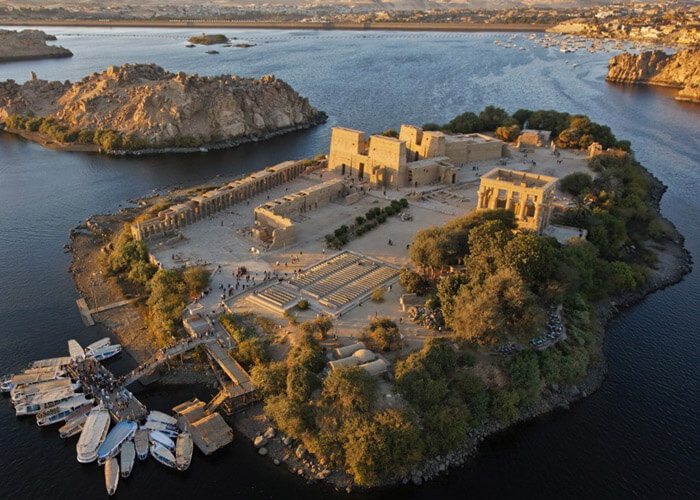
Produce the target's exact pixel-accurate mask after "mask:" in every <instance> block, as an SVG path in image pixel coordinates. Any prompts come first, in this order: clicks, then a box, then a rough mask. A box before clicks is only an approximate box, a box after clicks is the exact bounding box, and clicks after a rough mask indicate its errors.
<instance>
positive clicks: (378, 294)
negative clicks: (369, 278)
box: [370, 288, 384, 302]
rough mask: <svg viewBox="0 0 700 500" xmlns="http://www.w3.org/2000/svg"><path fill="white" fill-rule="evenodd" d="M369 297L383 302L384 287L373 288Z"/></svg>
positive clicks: (374, 300)
mask: <svg viewBox="0 0 700 500" xmlns="http://www.w3.org/2000/svg"><path fill="white" fill-rule="evenodd" d="M370 298H371V299H372V302H383V301H384V289H383V288H375V289H374V290H373V291H372V295H370Z"/></svg>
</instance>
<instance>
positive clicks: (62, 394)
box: [15, 387, 75, 417]
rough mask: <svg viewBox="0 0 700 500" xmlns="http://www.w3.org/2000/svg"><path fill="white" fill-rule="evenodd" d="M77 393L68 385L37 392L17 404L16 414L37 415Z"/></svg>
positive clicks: (19, 415)
mask: <svg viewBox="0 0 700 500" xmlns="http://www.w3.org/2000/svg"><path fill="white" fill-rule="evenodd" d="M74 394H75V392H73V389H72V388H70V387H67V388H65V389H60V390H58V391H52V392H47V393H45V394H37V395H36V396H32V397H31V398H29V399H28V400H26V401H21V402H19V403H17V404H15V415H17V416H18V417H21V416H23V415H36V414H37V413H39V412H40V411H42V410H46V409H48V408H51V407H53V406H55V405H57V404H58V403H60V402H61V401H65V400H66V399H68V398H70V397H72V396H73V395H74Z"/></svg>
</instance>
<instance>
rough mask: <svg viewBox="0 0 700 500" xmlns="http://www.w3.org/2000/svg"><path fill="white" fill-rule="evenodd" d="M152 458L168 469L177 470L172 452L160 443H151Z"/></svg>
mask: <svg viewBox="0 0 700 500" xmlns="http://www.w3.org/2000/svg"><path fill="white" fill-rule="evenodd" d="M151 456H153V458H155V459H156V460H158V461H159V462H160V463H162V464H163V465H165V466H167V467H172V468H175V457H174V456H173V454H172V452H171V451H170V450H169V449H167V448H166V447H165V446H163V445H162V444H160V443H151Z"/></svg>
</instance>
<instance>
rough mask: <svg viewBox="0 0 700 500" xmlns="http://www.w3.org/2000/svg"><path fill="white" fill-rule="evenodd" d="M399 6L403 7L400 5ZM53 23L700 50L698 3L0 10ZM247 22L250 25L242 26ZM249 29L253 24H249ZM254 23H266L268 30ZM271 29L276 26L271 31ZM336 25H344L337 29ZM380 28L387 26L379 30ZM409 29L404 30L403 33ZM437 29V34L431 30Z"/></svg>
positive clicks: (6, 17)
mask: <svg viewBox="0 0 700 500" xmlns="http://www.w3.org/2000/svg"><path fill="white" fill-rule="evenodd" d="M397 5H400V4H397ZM39 21H41V22H45V21H50V22H51V23H59V24H70V23H71V22H74V23H80V24H85V23H94V24H109V23H113V22H126V21H130V22H138V23H139V25H149V24H153V25H163V23H167V25H172V26H183V25H184V26H202V25H217V26H220V25H226V23H231V26H232V27H236V28H240V27H246V26H249V27H274V23H280V24H284V26H283V27H285V28H287V27H289V26H290V23H291V26H294V27H301V28H303V27H315V28H316V27H318V28H323V27H325V28H328V29H330V28H334V27H337V28H340V29H345V28H348V27H351V26H352V25H357V26H358V27H360V28H362V27H363V26H364V27H367V28H368V29H369V28H374V29H402V28H403V29H411V27H412V26H416V25H417V26H419V27H422V29H426V27H435V28H436V29H440V28H442V29H447V28H448V27H451V28H453V29H458V28H459V27H460V26H464V27H467V26H472V25H478V26H481V27H482V28H486V29H488V28H489V27H498V28H499V29H507V26H508V25H512V26H516V25H525V26H528V25H529V26H532V27H533V28H535V27H538V28H547V29H548V30H551V31H555V32H561V33H569V34H577V35H582V36H588V37H596V38H613V39H619V40H638V41H655V42H661V43H665V44H672V45H675V44H678V45H697V44H700V5H698V3H697V2H690V1H679V2H655V3H644V2H639V3H636V2H635V3H612V4H606V5H601V6H581V7H568V8H555V7H526V6H519V7H504V8H432V9H427V10H421V9H417V10H402V9H390V8H389V7H387V6H386V5H384V4H375V3H372V4H359V5H356V4H353V5H348V4H344V3H339V4H338V3H327V4H320V5H319V4H313V5H311V4H304V3H302V4H299V5H286V4H274V3H265V4H264V6H262V7H261V6H258V5H254V4H249V5H230V6H226V5H224V6H221V5H207V4H203V5H180V4H176V2H168V3H167V4H165V5H164V4H161V3H151V2H145V3H144V4H143V5H138V6H136V5H128V4H121V3H120V4H112V3H109V2H95V3H93V2H91V3H90V4H89V5H87V6H86V5H85V4H75V5H71V4H66V6H63V7H44V6H42V5H41V4H37V5H36V6H29V5H28V3H27V2H24V3H23V6H13V5H11V3H10V4H8V5H6V6H2V7H0V22H3V23H11V24H21V23H24V24H26V23H35V22H39ZM241 23H245V24H241ZM249 23H250V24H249ZM253 23H266V24H265V26H260V25H256V24H253ZM270 23H271V24H270ZM336 25H338V26H336ZM376 25H382V26H376ZM402 25H403V26H402ZM431 29H432V28H431Z"/></svg>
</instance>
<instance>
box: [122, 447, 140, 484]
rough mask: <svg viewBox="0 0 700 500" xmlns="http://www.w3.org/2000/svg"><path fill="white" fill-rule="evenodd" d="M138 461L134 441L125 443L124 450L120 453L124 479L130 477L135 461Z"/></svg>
mask: <svg viewBox="0 0 700 500" xmlns="http://www.w3.org/2000/svg"><path fill="white" fill-rule="evenodd" d="M135 459H136V449H135V448H134V442H133V441H125V442H124V444H122V449H121V451H120V452H119V466H120V467H121V471H122V477H124V478H126V477H129V474H131V470H132V469H133V468H134V460H135Z"/></svg>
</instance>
